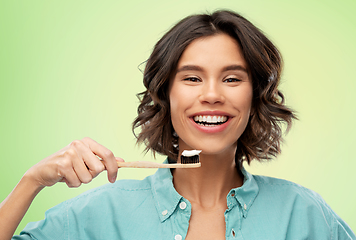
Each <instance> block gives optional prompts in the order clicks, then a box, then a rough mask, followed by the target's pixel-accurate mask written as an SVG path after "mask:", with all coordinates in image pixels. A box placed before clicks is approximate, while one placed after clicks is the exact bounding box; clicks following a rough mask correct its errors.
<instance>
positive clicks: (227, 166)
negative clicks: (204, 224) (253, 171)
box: [173, 152, 243, 208]
mask: <svg viewBox="0 0 356 240" xmlns="http://www.w3.org/2000/svg"><path fill="white" fill-rule="evenodd" d="M179 157H180V156H179ZM200 162H201V164H202V166H201V167H200V168H193V169H189V168H188V169H175V170H174V171H173V184H174V187H175V188H176V190H177V192H178V193H179V194H180V195H182V196H183V197H184V198H186V199H187V200H189V201H190V202H191V203H195V204H199V205H201V206H202V207H207V208H208V207H209V208H211V207H214V206H218V205H221V204H226V196H227V194H228V193H229V191H230V190H231V189H232V188H236V187H240V186H241V185H242V183H243V176H242V174H241V173H240V171H239V170H238V168H237V167H236V164H235V152H233V153H224V154H220V155H204V154H200Z"/></svg>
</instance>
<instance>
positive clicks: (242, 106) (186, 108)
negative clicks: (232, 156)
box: [169, 34, 252, 154]
mask: <svg viewBox="0 0 356 240" xmlns="http://www.w3.org/2000/svg"><path fill="white" fill-rule="evenodd" d="M169 96H170V106H171V120H172V124H173V127H174V129H175V131H176V133H177V134H178V136H179V149H180V151H183V150H191V149H198V150H203V153H204V154H220V153H224V152H225V151H235V150H236V143H237V139H238V138H239V137H240V136H241V134H242V133H243V131H244V130H245V128H246V125H247V123H248V119H249V116H250V112H251V103H252V83H251V79H250V78H249V74H248V72H247V65H246V62H245V60H244V58H243V55H242V53H241V50H240V47H239V45H238V43H237V42H236V41H235V40H234V39H233V38H231V37H230V36H228V35H226V34H217V35H213V36H209V37H203V38H199V39H196V40H194V41H193V42H192V43H191V44H189V45H188V47H187V48H186V49H185V51H184V52H183V54H182V56H181V58H180V60H179V62H178V66H177V71H176V74H175V75H174V76H173V79H171V83H170V95H169Z"/></svg>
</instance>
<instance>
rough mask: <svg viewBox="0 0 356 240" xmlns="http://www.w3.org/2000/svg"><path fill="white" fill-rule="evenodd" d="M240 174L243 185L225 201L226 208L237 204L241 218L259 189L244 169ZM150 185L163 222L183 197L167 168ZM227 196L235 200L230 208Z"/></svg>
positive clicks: (230, 193) (235, 189)
mask: <svg viewBox="0 0 356 240" xmlns="http://www.w3.org/2000/svg"><path fill="white" fill-rule="evenodd" d="M164 163H168V160H167V159H166V160H165V161H164ZM241 172H242V174H243V176H244V183H243V185H242V186H241V187H238V188H234V189H231V191H230V192H229V195H228V196H227V201H228V208H232V207H234V206H235V205H236V204H237V203H238V204H239V205H240V208H241V209H242V212H243V216H244V217H246V216H247V213H248V211H249V209H250V208H251V206H252V204H253V202H254V200H255V198H256V197H257V195H258V192H259V188H258V184H257V182H256V180H255V178H254V177H253V176H252V175H251V174H250V173H249V172H247V171H246V170H245V169H244V168H242V169H241ZM151 185H152V186H151V188H152V193H153V197H154V199H155V204H156V209H157V211H158V214H159V217H160V220H161V222H163V221H165V220H166V219H167V218H169V217H170V216H171V215H172V214H173V213H174V211H175V209H176V208H177V207H178V204H179V203H180V202H181V200H182V199H183V197H182V196H181V195H180V194H179V193H178V192H177V191H176V190H175V188H174V186H173V176H172V173H171V171H170V169H169V168H159V169H158V170H157V172H156V173H155V174H154V175H153V176H152V183H151ZM229 196H231V197H233V198H234V199H236V201H234V202H235V204H234V203H233V204H230V206H229Z"/></svg>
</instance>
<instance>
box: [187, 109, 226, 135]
mask: <svg viewBox="0 0 356 240" xmlns="http://www.w3.org/2000/svg"><path fill="white" fill-rule="evenodd" d="M231 119H232V117H230V116H228V115H225V114H221V113H220V114H218V113H210V114H204V113H199V114H195V115H194V116H192V117H190V120H191V122H192V124H193V126H194V127H195V128H197V129H198V130H199V131H201V132H205V133H218V132H222V131H224V129H225V128H226V127H227V126H228V125H229V124H230V121H231Z"/></svg>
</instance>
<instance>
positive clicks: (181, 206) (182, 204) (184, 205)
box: [179, 202, 187, 210]
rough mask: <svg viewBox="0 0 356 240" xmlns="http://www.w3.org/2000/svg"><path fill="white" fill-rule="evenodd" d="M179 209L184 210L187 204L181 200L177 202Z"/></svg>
mask: <svg viewBox="0 0 356 240" xmlns="http://www.w3.org/2000/svg"><path fill="white" fill-rule="evenodd" d="M179 207H180V209H182V210H184V209H185V208H186V207H187V204H186V203H185V202H181V203H180V204H179Z"/></svg>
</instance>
